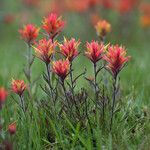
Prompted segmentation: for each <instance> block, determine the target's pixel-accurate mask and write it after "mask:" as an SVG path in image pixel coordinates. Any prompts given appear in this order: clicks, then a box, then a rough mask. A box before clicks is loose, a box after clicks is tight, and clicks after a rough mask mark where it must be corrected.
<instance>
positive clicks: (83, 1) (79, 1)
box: [66, 0, 89, 12]
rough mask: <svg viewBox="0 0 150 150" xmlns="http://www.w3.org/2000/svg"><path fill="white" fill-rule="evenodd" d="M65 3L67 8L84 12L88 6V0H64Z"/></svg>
mask: <svg viewBox="0 0 150 150" xmlns="http://www.w3.org/2000/svg"><path fill="white" fill-rule="evenodd" d="M66 5H67V7H68V9H69V10H71V11H75V12H84V11H86V10H88V8H89V2H88V0H69V1H68V0H66Z"/></svg>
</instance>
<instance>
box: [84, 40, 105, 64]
mask: <svg viewBox="0 0 150 150" xmlns="http://www.w3.org/2000/svg"><path fill="white" fill-rule="evenodd" d="M86 49H87V51H86V52H85V55H86V56H87V57H88V58H89V59H90V60H91V61H92V62H93V63H94V64H95V63H96V62H97V61H99V60H100V59H102V56H103V53H104V50H105V46H104V44H102V43H101V44H99V43H98V42H97V41H92V42H91V43H89V42H87V43H86Z"/></svg>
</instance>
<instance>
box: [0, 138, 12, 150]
mask: <svg viewBox="0 0 150 150" xmlns="http://www.w3.org/2000/svg"><path fill="white" fill-rule="evenodd" d="M2 146H4V149H5V150H13V144H12V143H11V142H10V141H8V140H4V141H3V143H2Z"/></svg>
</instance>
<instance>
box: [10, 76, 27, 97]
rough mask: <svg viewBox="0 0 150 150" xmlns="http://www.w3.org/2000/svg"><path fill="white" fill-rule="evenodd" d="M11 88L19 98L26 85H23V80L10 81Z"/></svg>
mask: <svg viewBox="0 0 150 150" xmlns="http://www.w3.org/2000/svg"><path fill="white" fill-rule="evenodd" d="M11 88H12V91H13V92H14V93H16V94H18V95H19V96H21V95H22V94H23V92H24V90H25V89H26V84H25V83H24V81H23V80H14V79H12V83H11Z"/></svg>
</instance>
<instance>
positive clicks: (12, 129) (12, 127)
mask: <svg viewBox="0 0 150 150" xmlns="http://www.w3.org/2000/svg"><path fill="white" fill-rule="evenodd" d="M8 131H9V133H10V135H13V134H15V133H16V123H12V124H10V125H9V126H8Z"/></svg>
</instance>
